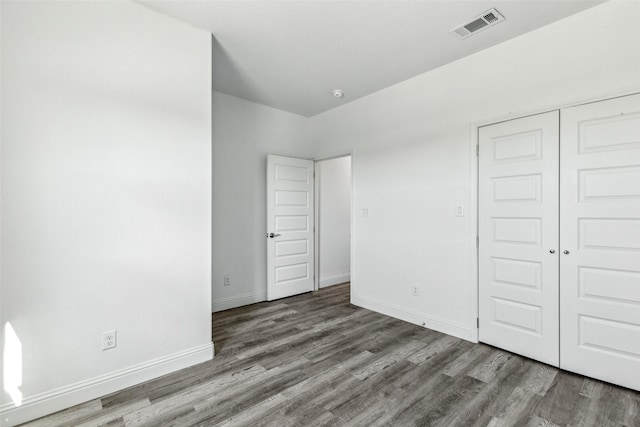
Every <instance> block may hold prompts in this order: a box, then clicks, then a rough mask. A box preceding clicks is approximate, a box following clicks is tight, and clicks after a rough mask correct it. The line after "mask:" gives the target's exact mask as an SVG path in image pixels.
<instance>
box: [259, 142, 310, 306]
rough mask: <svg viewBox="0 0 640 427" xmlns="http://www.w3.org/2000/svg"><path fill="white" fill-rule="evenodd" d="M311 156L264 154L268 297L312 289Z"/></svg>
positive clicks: (275, 297)
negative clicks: (297, 156)
mask: <svg viewBox="0 0 640 427" xmlns="http://www.w3.org/2000/svg"><path fill="white" fill-rule="evenodd" d="M313 168H314V163H313V161H311V160H303V159H296V158H292V157H283V156H274V155H271V154H270V155H268V156H267V299H268V300H269V301H272V300H274V299H278V298H284V297H288V296H291V295H297V294H301V293H304V292H310V291H313V281H314V277H313V274H314V232H313V226H314V216H313V215H314V207H313V200H314V197H313V190H314V182H313Z"/></svg>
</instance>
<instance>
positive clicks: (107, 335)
mask: <svg viewBox="0 0 640 427" xmlns="http://www.w3.org/2000/svg"><path fill="white" fill-rule="evenodd" d="M117 344H118V341H117V335H116V330H115V329H113V330H111V331H106V332H103V333H102V349H103V350H109V349H110V348H116V346H117Z"/></svg>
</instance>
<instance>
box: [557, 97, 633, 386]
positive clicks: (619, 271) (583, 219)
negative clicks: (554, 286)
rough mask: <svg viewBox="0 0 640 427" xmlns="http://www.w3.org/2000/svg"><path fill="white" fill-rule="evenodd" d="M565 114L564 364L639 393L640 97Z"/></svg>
mask: <svg viewBox="0 0 640 427" xmlns="http://www.w3.org/2000/svg"><path fill="white" fill-rule="evenodd" d="M560 116H561V126H560V128H561V138H560V140H561V152H560V161H561V166H562V168H561V171H562V172H561V181H560V182H561V186H560V196H561V197H560V200H561V202H560V205H561V210H560V220H561V231H560V233H561V234H560V250H561V254H560V258H561V262H560V275H561V279H560V283H561V286H560V289H561V291H560V305H561V310H560V336H561V341H560V349H561V356H560V366H561V368H563V369H567V370H570V371H574V372H577V373H581V374H584V375H587V376H590V377H594V378H598V379H601V380H604V381H608V382H612V383H615V384H619V385H622V386H625V387H629V388H632V389H635V390H640V95H631V96H625V97H621V98H615V99H611V100H607V101H602V102H596V103H592V104H586V105H581V106H578V107H573V108H567V109H563V110H561V113H560Z"/></svg>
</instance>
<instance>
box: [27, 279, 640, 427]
mask: <svg viewBox="0 0 640 427" xmlns="http://www.w3.org/2000/svg"><path fill="white" fill-rule="evenodd" d="M213 339H214V342H215V347H216V352H217V354H216V356H215V358H214V359H213V360H212V361H211V362H207V363H203V364H200V365H197V366H194V367H191V368H189V369H185V370H183V371H180V372H177V373H174V374H171V375H168V376H165V377H163V378H160V379H157V380H154V381H150V382H147V383H145V384H141V385H139V386H136V387H133V388H131V389H128V390H124V391H121V392H119V393H115V394H113V395H110V396H106V397H103V398H102V399H97V400H93V401H90V402H87V403H85V404H83V405H79V406H76V407H74V408H71V409H68V410H66V411H63V412H59V413H57V414H53V415H51V416H48V417H45V418H42V419H40V420H37V421H35V422H33V423H30V424H29V425H32V426H36V425H37V426H48V427H49V426H85V425H108V426H195V425H197V426H214V425H215V426H217V425H224V426H258V425H260V426H262V425H268V426H278V427H283V426H304V427H306V426H414V425H415V426H507V425H508V426H556V425H558V426H629V427H631V426H634V427H638V426H640V393H637V392H634V391H631V390H628V389H624V388H620V387H616V386H613V385H610V384H606V383H603V382H600V381H595V380H592V379H589V378H585V377H583V376H580V375H574V374H572V373H569V372H564V371H559V370H558V369H555V368H552V367H550V366H547V365H544V364H541V363H538V362H534V361H532V360H529V359H526V358H524V357H520V356H517V355H514V354H511V353H509V352H506V351H503V350H499V349H496V348H493V347H489V346H487V345H484V344H472V343H470V342H466V341H463V340H460V339H457V338H453V337H451V336H447V335H444V334H441V333H438V332H434V331H431V330H428V329H424V328H422V327H419V326H416V325H413V324H409V323H406V322H402V321H400V320H396V319H393V318H390V317H387V316H383V315H381V314H378V313H374V312H371V311H369V310H365V309H362V308H358V307H355V306H353V305H350V304H349V286H348V285H340V286H334V287H331V288H328V289H325V290H322V291H320V292H316V293H311V294H305V295H299V296H295V297H291V298H286V299H282V300H279V301H274V302H265V303H260V304H255V305H251V306H247V307H242V308H238V309H234V310H228V311H225V312H221V313H215V314H214V316H213Z"/></svg>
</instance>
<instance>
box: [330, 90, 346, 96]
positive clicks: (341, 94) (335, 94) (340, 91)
mask: <svg viewBox="0 0 640 427" xmlns="http://www.w3.org/2000/svg"><path fill="white" fill-rule="evenodd" d="M331 94H332V95H333V96H334V97H335V98H342V97H343V96H344V92H343V91H342V90H341V89H334V90H332V91H331Z"/></svg>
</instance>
